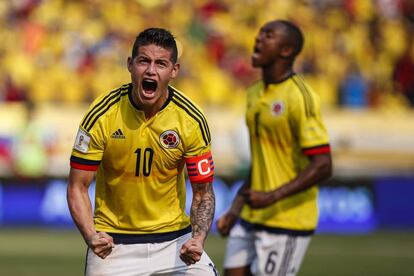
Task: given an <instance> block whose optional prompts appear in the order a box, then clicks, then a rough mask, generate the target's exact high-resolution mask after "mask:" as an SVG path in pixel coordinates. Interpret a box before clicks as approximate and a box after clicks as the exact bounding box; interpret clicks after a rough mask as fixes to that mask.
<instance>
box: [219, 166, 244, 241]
mask: <svg viewBox="0 0 414 276" xmlns="http://www.w3.org/2000/svg"><path fill="white" fill-rule="evenodd" d="M250 175H251V171H250V172H249V175H248V177H247V178H246V180H245V181H244V182H243V184H242V185H241V186H240V188H239V190H238V192H237V194H236V197H235V198H234V199H233V202H232V204H231V207H230V209H229V210H228V211H227V212H226V213H224V215H222V216H221V217H220V218H219V219H218V220H217V222H216V226H217V231H218V232H219V233H220V235H222V236H223V237H226V236H228V235H229V233H230V230H231V228H233V226H234V225H235V224H236V222H237V219H238V218H239V215H240V213H241V211H242V209H243V205H244V204H245V203H246V200H245V196H244V192H245V191H246V190H247V189H249V188H250Z"/></svg>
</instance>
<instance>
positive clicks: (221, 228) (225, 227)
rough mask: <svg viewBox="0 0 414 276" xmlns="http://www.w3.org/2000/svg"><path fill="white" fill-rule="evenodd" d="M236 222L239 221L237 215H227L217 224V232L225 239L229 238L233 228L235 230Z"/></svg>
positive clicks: (229, 213) (228, 213)
mask: <svg viewBox="0 0 414 276" xmlns="http://www.w3.org/2000/svg"><path fill="white" fill-rule="evenodd" d="M236 221H237V216H236V215H234V214H233V213H231V212H227V213H225V214H224V215H223V216H221V217H220V218H219V219H218V220H217V222H216V226H217V231H218V232H219V233H220V235H222V236H223V237H227V236H228V235H229V233H230V230H231V228H233V226H234V224H235V223H236Z"/></svg>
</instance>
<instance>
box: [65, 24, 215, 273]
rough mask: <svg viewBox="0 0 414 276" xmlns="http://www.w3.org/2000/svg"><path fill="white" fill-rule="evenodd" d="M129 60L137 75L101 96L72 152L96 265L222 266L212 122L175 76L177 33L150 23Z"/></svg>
mask: <svg viewBox="0 0 414 276" xmlns="http://www.w3.org/2000/svg"><path fill="white" fill-rule="evenodd" d="M127 66H128V71H129V72H130V74H131V80H132V82H131V83H129V84H125V85H123V86H121V87H120V88H118V89H115V90H113V91H111V92H109V93H107V94H104V95H102V96H100V97H98V98H97V99H96V100H95V101H94V102H93V103H92V105H91V106H90V108H89V110H88V111H87V113H86V115H85V116H84V118H83V120H82V121H81V123H80V126H79V130H78V133H77V136H76V140H75V144H74V147H73V150H72V155H71V158H70V164H71V168H70V174H69V184H68V194H67V198H68V205H69V209H70V212H71V215H72V217H73V220H74V222H75V224H76V225H77V227H78V229H79V231H80V233H81V234H82V236H83V238H84V240H85V242H86V243H87V245H88V253H87V263H86V274H87V275H215V274H216V271H215V267H214V265H213V263H212V261H211V260H210V258H209V257H208V255H207V254H206V253H205V252H204V251H203V247H204V242H205V239H206V237H207V234H208V232H209V230H210V227H211V223H212V219H213V217H214V209H215V196H214V192H213V187H212V180H213V173H214V164H213V159H212V154H211V152H210V148H211V144H210V143H211V137H210V131H209V127H208V124H207V121H206V119H205V117H204V115H203V113H202V111H201V110H200V108H199V107H198V106H197V105H195V104H194V103H193V102H192V101H190V100H189V99H188V98H187V97H186V96H185V95H184V94H182V93H181V92H179V91H178V90H177V89H175V88H173V87H171V86H170V85H169V83H170V81H171V80H172V79H173V78H175V77H176V76H177V73H178V70H179V64H178V63H177V46H176V42H175V39H174V37H173V36H172V34H171V33H170V32H169V31H167V30H165V29H160V28H150V29H146V30H145V31H143V32H141V33H140V34H139V35H138V36H137V38H136V40H135V42H134V45H133V49H132V55H131V57H129V58H128V61H127ZM185 167H186V168H187V172H188V177H189V179H190V181H191V184H192V191H193V200H192V205H191V214H190V216H188V215H187V214H186V213H185V199H186V195H185V194H186V191H185V175H184V168H185ZM95 173H96V174H95ZM95 175H96V195H95V209H94V214H92V207H91V201H90V199H89V196H88V188H89V186H90V184H91V182H93V180H94V177H95Z"/></svg>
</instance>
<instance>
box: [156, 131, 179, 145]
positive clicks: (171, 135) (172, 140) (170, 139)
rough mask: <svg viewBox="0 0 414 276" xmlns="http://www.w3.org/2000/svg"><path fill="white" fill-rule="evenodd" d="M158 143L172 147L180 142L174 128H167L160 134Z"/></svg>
mask: <svg viewBox="0 0 414 276" xmlns="http://www.w3.org/2000/svg"><path fill="white" fill-rule="evenodd" d="M160 143H161V145H162V146H163V147H164V148H167V149H173V148H176V147H177V146H178V144H179V143H180V137H179V136H178V134H177V132H175V131H174V130H167V131H164V132H163V133H162V134H161V135H160Z"/></svg>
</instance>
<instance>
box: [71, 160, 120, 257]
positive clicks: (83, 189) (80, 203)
mask: <svg viewBox="0 0 414 276" xmlns="http://www.w3.org/2000/svg"><path fill="white" fill-rule="evenodd" d="M94 177H95V171H85V170H78V169H75V168H71V169H70V173H69V183H68V189H67V201H68V206H69V210H70V213H71V215H72V218H73V221H74V222H75V224H76V226H77V227H78V229H79V231H80V233H81V234H82V236H83V238H84V240H85V242H86V244H87V245H88V246H89V247H90V248H91V249H92V251H93V252H94V253H95V254H96V255H98V256H99V257H101V258H102V259H105V258H106V257H107V256H108V255H109V254H110V253H111V251H112V247H113V240H112V237H111V236H109V235H108V234H107V233H104V232H99V233H96V230H95V226H94V223H93V217H92V206H91V201H90V198H89V194H88V188H89V186H90V184H91V183H92V181H93V179H94Z"/></svg>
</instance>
